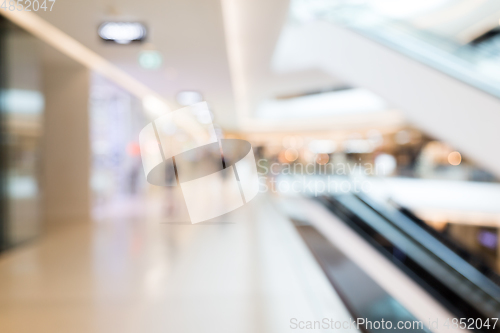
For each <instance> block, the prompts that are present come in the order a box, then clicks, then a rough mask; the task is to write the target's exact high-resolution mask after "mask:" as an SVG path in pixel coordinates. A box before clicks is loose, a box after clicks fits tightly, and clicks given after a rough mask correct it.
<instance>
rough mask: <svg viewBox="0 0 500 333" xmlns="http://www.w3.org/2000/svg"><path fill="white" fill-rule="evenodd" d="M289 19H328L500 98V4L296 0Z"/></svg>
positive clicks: (458, 0) (472, 0)
mask: <svg viewBox="0 0 500 333" xmlns="http://www.w3.org/2000/svg"><path fill="white" fill-rule="evenodd" d="M290 8H291V10H290V21H291V22H292V23H294V24H304V23H306V22H310V21H327V22H331V23H334V24H336V25H341V26H344V27H346V28H348V29H351V30H353V31H355V32H357V33H359V34H361V35H363V36H366V37H368V38H370V39H372V40H375V41H377V42H379V43H381V44H383V45H385V46H388V47H390V48H392V49H393V50H396V51H398V52H400V53H402V54H405V55H407V56H409V57H411V58H413V59H415V60H417V61H420V62H422V63H424V64H426V65H428V66H431V67H433V68H435V69H437V70H439V71H441V72H443V73H445V74H447V75H449V76H452V77H454V78H456V79H459V80H461V81H463V82H465V83H467V84H469V85H472V86H474V87H476V88H478V89H481V90H483V91H485V92H487V93H489V94H492V95H494V96H496V97H500V27H499V18H500V2H499V1H491V0H481V1H476V0H440V1H422V0H331V1H324V0H293V1H292V3H291V7H290Z"/></svg>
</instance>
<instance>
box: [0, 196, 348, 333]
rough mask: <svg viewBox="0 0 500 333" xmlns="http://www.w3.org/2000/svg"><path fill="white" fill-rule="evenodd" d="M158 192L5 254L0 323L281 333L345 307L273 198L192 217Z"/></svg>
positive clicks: (15, 327) (33, 328) (41, 328)
mask: <svg viewBox="0 0 500 333" xmlns="http://www.w3.org/2000/svg"><path fill="white" fill-rule="evenodd" d="M165 199H166V197H165V194H164V193H163V194H161V195H160V196H158V195H156V196H154V197H151V198H149V199H123V200H122V201H120V202H119V203H118V204H116V205H114V206H111V208H110V207H107V209H101V210H100V211H98V212H97V216H98V221H95V222H89V223H87V224H79V225H75V224H72V223H71V222H70V221H68V226H65V227H61V228H60V229H59V230H57V231H54V232H51V233H50V234H47V235H45V236H44V237H42V238H41V239H39V240H38V241H36V242H33V243H31V244H29V245H26V246H23V247H19V248H17V249H15V250H13V251H10V252H8V253H6V254H4V255H2V256H1V257H0V332H2V333H11V332H12V333H14V332H15V333H23V332H30V333H32V332H37V333H43V332H50V333H57V332H64V333H67V332H71V333H77V332H120V333H125V332H141V333H142V332H175V333H180V332H197V333H199V332H204V333H208V332H217V333H224V332H228V333H237V332H255V333H257V332H258V333H262V332H272V333H276V332H288V331H294V332H296V331H298V330H291V329H290V320H291V319H292V318H298V320H318V319H321V318H323V317H328V318H344V317H349V315H348V314H347V312H346V310H345V308H344V306H343V304H342V303H341V302H340V300H339V299H338V296H337V295H336V293H335V292H334V291H333V290H332V288H331V286H330V285H329V283H328V281H327V280H326V278H325V277H324V275H323V273H322V271H321V270H320V268H319V267H318V265H317V264H316V262H315V261H314V259H313V258H312V256H311V254H310V253H309V252H308V250H307V249H306V247H305V245H304V244H303V243H302V241H301V239H300V237H299V236H298V235H297V233H296V231H295V229H294V228H293V227H292V225H291V224H290V222H289V221H288V220H287V219H286V218H285V217H284V216H282V215H280V213H278V212H277V211H276V210H275V208H274V205H273V204H272V201H273V200H274V199H273V198H271V197H269V196H266V195H260V196H258V197H257V198H255V199H254V200H253V201H252V202H250V203H249V204H247V205H245V206H244V207H242V208H240V209H238V210H236V211H234V212H233V213H230V214H228V215H226V216H224V217H223V218H221V219H218V220H215V221H211V223H208V224H203V223H202V224H197V225H190V224H187V223H183V222H184V221H182V216H181V217H179V216H180V215H179V214H180V213H179V212H180V211H182V210H179V211H177V213H176V212H175V209H174V210H173V211H172V209H171V208H172V207H170V208H168V207H165V205H162V204H160V202H161V201H165ZM170 199H171V198H170ZM113 207H114V208H113ZM176 214H177V215H176ZM167 215H168V216H170V218H167ZM172 215H176V216H177V220H176V219H175V218H174V219H172V218H171V217H172Z"/></svg>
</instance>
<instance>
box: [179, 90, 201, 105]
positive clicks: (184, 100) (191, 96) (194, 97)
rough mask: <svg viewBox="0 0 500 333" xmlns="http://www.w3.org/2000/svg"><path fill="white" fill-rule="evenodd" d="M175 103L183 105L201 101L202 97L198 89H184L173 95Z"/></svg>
mask: <svg viewBox="0 0 500 333" xmlns="http://www.w3.org/2000/svg"><path fill="white" fill-rule="evenodd" d="M175 100H176V101H177V103H179V104H180V105H183V106H187V105H191V104H196V103H199V102H202V101H203V97H202V96H201V94H200V93H199V92H198V91H191V90H184V91H180V92H178V93H177V95H176V96H175Z"/></svg>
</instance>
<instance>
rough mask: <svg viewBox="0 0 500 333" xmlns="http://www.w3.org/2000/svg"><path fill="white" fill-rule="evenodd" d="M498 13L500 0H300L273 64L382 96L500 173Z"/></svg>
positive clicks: (423, 126) (412, 120) (418, 123)
mask: <svg viewBox="0 0 500 333" xmlns="http://www.w3.org/2000/svg"><path fill="white" fill-rule="evenodd" d="M499 17H500V3H499V2H498V1H494V0H482V1H474V0H442V1H414V0H408V1H394V0H366V1H344V0H332V1H308V0H294V1H292V2H291V14H290V22H291V23H290V24H288V25H287V26H286V27H285V29H283V31H282V34H281V37H280V42H279V44H278V48H277V51H276V57H275V58H276V60H275V62H274V63H275V66H276V70H281V71H283V72H286V71H292V70H294V69H295V70H298V69H300V70H305V69H308V68H316V69H318V68H319V69H321V70H323V71H324V72H326V73H329V74H331V75H333V77H338V78H341V79H342V80H344V81H346V82H347V83H348V84H350V85H352V86H358V87H362V88H365V89H368V90H370V91H372V92H374V93H376V94H377V95H379V96H381V97H382V98H384V99H385V100H386V101H387V102H388V103H389V104H390V105H391V107H393V108H395V109H398V110H401V112H402V113H403V114H404V116H405V118H406V119H407V120H408V122H409V123H411V124H412V125H414V126H415V127H417V128H419V129H420V130H422V131H424V132H426V133H428V134H429V135H431V136H432V137H435V138H437V139H439V140H442V141H444V142H447V143H448V144H450V145H451V146H452V147H454V148H455V149H456V150H458V151H460V152H461V153H463V155H465V156H468V157H469V158H471V159H472V160H475V161H476V162H477V163H478V164H480V165H482V166H484V167H485V168H487V169H489V171H490V172H492V173H494V174H496V175H497V176H498V175H500V167H499V166H500V154H496V153H494V152H496V151H498V148H497V142H499V141H500V131H498V129H497V124H499V123H500V112H499V110H500V80H499V78H500V75H499V74H500V54H499V46H498V45H499V43H500V37H499V33H498V31H499V30H498V29H499V28H498V26H499V23H498V20H499ZM290 55H301V56H300V57H299V56H294V57H292V56H290ZM485 119H487V120H488V121H485Z"/></svg>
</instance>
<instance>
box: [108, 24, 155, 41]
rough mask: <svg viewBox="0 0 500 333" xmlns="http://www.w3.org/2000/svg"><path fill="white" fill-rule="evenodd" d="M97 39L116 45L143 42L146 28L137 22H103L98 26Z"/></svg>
mask: <svg viewBox="0 0 500 333" xmlns="http://www.w3.org/2000/svg"><path fill="white" fill-rule="evenodd" d="M98 34H99V37H101V38H102V39H103V40H105V41H111V42H115V43H118V44H129V43H130V42H137V41H143V40H145V39H146V27H145V26H144V24H142V23H139V22H105V23H103V24H101V25H100V26H99V30H98Z"/></svg>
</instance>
